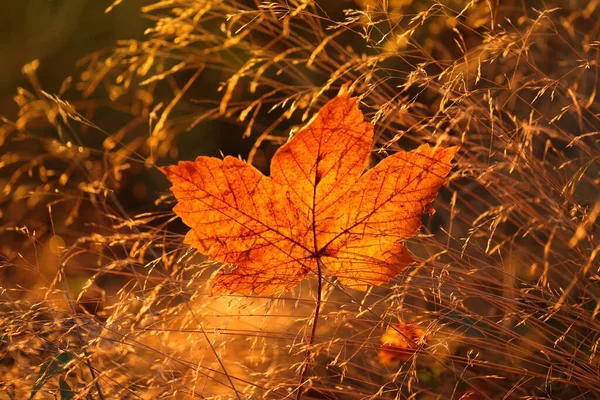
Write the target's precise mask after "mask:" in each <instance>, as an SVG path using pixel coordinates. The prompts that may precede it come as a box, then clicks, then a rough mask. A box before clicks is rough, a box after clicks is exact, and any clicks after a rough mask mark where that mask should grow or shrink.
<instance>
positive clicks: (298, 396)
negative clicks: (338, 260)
mask: <svg viewBox="0 0 600 400" xmlns="http://www.w3.org/2000/svg"><path fill="white" fill-rule="evenodd" d="M317 278H318V284H317V300H316V303H315V314H314V315H315V316H314V317H313V320H312V329H311V332H310V337H309V339H308V343H307V348H306V356H305V358H304V364H302V372H301V373H300V381H299V382H298V393H297V394H296V400H300V399H301V398H302V395H303V394H304V388H303V386H304V383H306V372H307V370H308V366H309V364H310V362H311V361H312V358H313V356H314V353H313V352H312V345H313V344H314V343H315V336H316V333H317V323H318V322H319V311H320V310H321V296H322V293H321V292H322V289H323V279H322V278H323V276H322V271H321V260H320V259H319V258H318V257H317Z"/></svg>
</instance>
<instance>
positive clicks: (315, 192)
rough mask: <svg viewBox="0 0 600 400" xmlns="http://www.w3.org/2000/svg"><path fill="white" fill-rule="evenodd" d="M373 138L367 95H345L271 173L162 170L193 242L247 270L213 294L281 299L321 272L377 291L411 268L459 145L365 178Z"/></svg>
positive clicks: (200, 165) (221, 163)
mask: <svg viewBox="0 0 600 400" xmlns="http://www.w3.org/2000/svg"><path fill="white" fill-rule="evenodd" d="M372 142H373V125H372V124H370V123H368V122H365V121H364V117H363V114H362V113H361V112H360V110H359V109H358V106H357V101H356V99H355V98H350V97H348V96H347V95H341V96H338V97H337V98H335V99H333V100H332V101H330V102H329V103H327V104H326V105H325V106H324V107H323V108H322V109H321V110H320V111H319V113H318V114H317V115H316V117H315V118H314V119H313V120H312V121H311V122H310V123H309V124H308V125H307V126H306V127H304V128H303V129H301V130H300V131H299V132H297V133H296V134H295V135H294V136H293V137H292V138H291V139H290V141H289V142H288V143H286V144H285V145H283V146H281V147H280V148H279V149H278V151H277V152H276V153H275V155H274V157H273V159H272V161H271V176H270V177H267V176H264V175H263V174H262V173H261V172H259V171H258V170H257V169H256V168H254V167H253V166H251V165H249V164H247V163H245V162H243V161H241V160H239V159H237V158H234V157H225V158H224V159H223V160H221V159H217V158H212V157H203V156H201V157H198V158H197V159H196V161H194V162H191V161H184V162H180V163H179V164H178V165H176V166H168V167H165V168H162V169H161V171H162V172H163V173H164V174H165V175H166V176H167V178H168V179H169V180H170V181H171V183H172V184H173V186H172V188H171V190H172V192H173V193H174V195H175V198H176V199H177V201H178V204H177V205H176V206H175V208H174V210H175V212H176V213H177V215H179V216H180V217H181V218H182V219H183V222H185V224H186V225H188V226H189V227H190V228H191V230H190V231H189V233H188V234H187V236H186V237H185V240H184V242H185V243H186V244H188V245H190V246H193V247H195V248H197V249H198V250H199V251H200V252H201V253H203V254H205V255H206V256H208V257H209V258H210V259H211V260H214V261H220V262H224V263H232V264H235V265H236V268H235V269H233V271H231V272H226V271H224V270H221V271H220V272H219V273H218V274H217V276H216V277H215V280H214V285H213V293H231V292H238V293H242V294H249V293H255V294H263V295H267V294H273V293H278V292H281V291H283V290H289V289H291V288H293V287H294V286H296V285H297V284H298V283H299V282H300V281H301V280H302V279H303V278H305V277H306V276H307V274H309V273H310V272H311V271H312V272H317V271H318V275H319V277H321V276H322V274H328V275H334V276H336V277H337V278H338V279H339V281H340V282H341V283H342V284H344V285H346V286H350V287H354V288H358V289H365V288H366V287H367V285H380V284H382V283H384V282H386V281H388V280H389V279H390V278H392V277H394V276H396V275H397V274H398V273H400V272H401V271H402V270H403V269H404V268H406V266H407V265H409V264H410V263H411V262H412V258H411V256H410V254H409V253H408V251H407V249H406V248H405V247H404V246H403V245H402V244H400V242H401V241H404V240H406V239H408V238H410V237H411V236H413V235H414V234H415V233H416V231H417V230H418V229H419V227H420V226H421V215H422V214H423V213H424V212H425V211H430V207H431V206H430V203H431V201H432V200H433V198H434V197H435V195H436V194H437V191H438V190H439V188H440V186H441V185H442V184H443V183H444V182H445V177H446V175H447V174H448V173H449V172H450V169H451V168H452V166H451V164H450V162H451V160H452V158H453V156H454V154H455V153H456V152H457V151H458V148H457V147H451V148H447V149H442V148H436V147H431V146H429V145H426V144H425V145H422V146H420V147H419V148H418V149H416V150H413V151H410V152H398V153H396V154H394V155H392V156H390V157H387V158H385V159H384V160H383V161H381V162H380V163H379V164H377V165H376V166H375V167H374V168H371V169H370V170H368V171H366V172H365V168H366V166H367V165H366V164H367V162H368V160H369V153H370V151H371V146H372Z"/></svg>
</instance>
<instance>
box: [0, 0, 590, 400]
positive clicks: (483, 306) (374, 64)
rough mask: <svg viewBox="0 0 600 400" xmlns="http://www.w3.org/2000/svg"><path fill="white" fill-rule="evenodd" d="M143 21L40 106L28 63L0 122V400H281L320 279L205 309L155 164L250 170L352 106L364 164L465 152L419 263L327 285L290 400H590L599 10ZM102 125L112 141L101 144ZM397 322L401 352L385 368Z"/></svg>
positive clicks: (199, 11) (149, 11)
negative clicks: (381, 277)
mask: <svg viewBox="0 0 600 400" xmlns="http://www.w3.org/2000/svg"><path fill="white" fill-rule="evenodd" d="M115 7H116V8H115V10H113V11H112V12H118V4H116V5H115ZM142 14H143V16H144V17H145V18H148V19H149V20H150V21H151V23H152V27H151V28H150V29H148V31H147V32H146V36H145V39H144V41H141V42H137V41H123V42H121V43H119V44H118V45H117V46H116V47H115V48H114V49H110V50H104V51H101V52H97V53H93V54H91V55H89V56H88V57H87V58H85V59H83V60H82V63H81V68H82V71H83V72H82V74H81V76H80V77H77V78H76V79H69V80H66V81H65V84H64V85H63V87H62V88H60V90H59V89H53V92H52V94H47V93H46V92H45V91H44V90H43V89H42V85H41V84H40V83H39V82H38V80H37V75H36V70H37V67H38V66H37V64H36V63H33V64H29V65H28V66H26V67H25V68H24V73H25V74H26V75H27V76H28V78H29V81H30V82H31V87H30V88H29V89H19V90H18V94H17V96H16V98H15V99H16V101H17V103H18V104H19V106H20V108H21V112H20V114H19V115H18V117H17V118H8V117H7V118H5V119H4V120H3V121H4V122H3V124H2V125H0V145H1V150H0V188H1V189H2V191H1V192H0V204H1V209H0V211H1V213H2V215H1V217H2V219H1V220H0V221H1V226H0V268H1V269H0V335H1V336H0V337H1V341H0V351H1V354H2V358H1V359H0V371H1V372H0V398H7V399H8V398H12V399H21V398H28V397H29V395H30V393H31V390H32V388H34V387H35V386H34V385H36V380H37V385H38V386H41V389H40V390H39V392H38V393H37V397H36V398H55V396H56V397H59V398H60V397H61V396H62V398H69V397H67V396H70V395H72V396H74V397H75V398H103V399H113V398H114V399H117V398H118V399H121V398H123V399H125V398H126V399H137V398H143V399H155V398H194V397H201V398H236V397H237V398H240V399H241V398H248V397H251V398H263V397H264V398H273V399H277V398H294V397H296V395H297V393H298V392H299V390H298V380H299V376H298V373H299V370H300V369H301V368H302V365H303V362H304V353H305V351H306V343H307V340H306V339H307V335H308V333H309V332H310V326H309V324H310V322H309V321H311V320H312V318H311V314H312V313H313V312H314V294H315V289H316V281H315V279H311V280H309V281H307V282H305V283H304V284H303V285H302V286H301V287H300V288H299V289H297V290H295V291H294V292H292V293H286V294H283V295H281V296H278V297H276V298H249V297H238V296H222V297H210V296H209V295H208V293H209V291H208V290H207V288H208V285H209V281H210V275H211V274H212V273H213V272H214V271H215V270H216V268H217V267H218V266H216V265H213V264H211V263H210V262H208V261H206V260H204V259H203V258H202V257H201V255H198V254H195V253H194V252H193V251H192V250H191V249H189V248H186V247H185V246H183V244H182V235H183V234H184V233H185V229H183V227H182V226H181V224H180V223H179V222H178V220H177V218H176V217H175V216H174V215H173V213H172V212H171V211H170V209H171V207H172V205H173V199H172V197H170V196H169V195H168V191H167V190H166V187H167V184H166V182H165V181H164V178H162V177H161V176H160V174H158V173H157V172H156V169H155V165H165V164H167V163H171V162H173V160H175V159H177V158H178V157H179V151H180V150H181V149H180V148H179V147H178V146H177V143H178V142H177V140H178V137H181V136H185V135H193V134H196V133H197V132H199V131H201V130H202V129H203V127H204V126H206V124H208V123H209V122H210V121H211V120H222V121H228V122H229V123H231V124H232V125H231V126H242V127H243V129H242V131H245V135H247V136H248V137H249V138H250V140H252V141H253V143H254V146H253V148H252V150H251V151H250V155H249V157H248V159H249V161H250V162H253V163H254V164H255V165H257V166H258V167H259V168H263V169H265V168H266V165H268V162H267V161H268V158H269V155H270V154H272V152H273V149H274V148H276V146H277V145H278V144H280V143H282V142H284V141H285V140H286V137H287V136H288V134H289V131H290V128H292V127H294V126H297V125H298V124H300V123H302V121H305V120H306V119H307V118H308V117H310V116H311V115H312V113H314V112H315V110H317V109H318V107H319V106H320V105H322V104H324V103H325V102H326V101H327V100H328V99H329V98H330V97H331V96H333V95H335V93H337V90H338V89H339V87H340V86H341V85H343V84H346V83H350V84H351V87H352V90H354V93H355V94H356V95H358V96H360V97H361V99H362V104H361V108H362V109H363V111H365V112H366V113H367V115H368V116H369V117H370V118H372V120H373V121H374V122H375V123H376V136H377V138H378V139H377V147H376V148H375V149H374V151H373V160H374V162H375V161H376V159H378V158H380V157H383V156H385V154H386V153H388V152H394V151H395V150H396V149H398V148H414V147H416V146H417V144H419V143H422V142H430V143H440V144H443V145H454V144H459V145H460V146H461V152H460V153H459V155H460V157H459V160H458V165H457V167H456V168H455V170H454V172H453V173H452V176H451V178H450V181H449V183H448V185H447V186H446V187H445V188H444V189H443V190H442V192H441V193H440V195H439V196H438V199H437V202H436V204H435V206H436V209H437V214H435V215H434V216H433V217H432V218H429V219H428V220H427V221H426V229H424V230H423V234H422V235H421V237H419V238H417V239H414V240H413V241H411V242H410V243H409V244H408V246H409V247H410V249H411V250H412V251H413V252H414V253H415V254H416V255H418V256H419V258H420V260H421V261H420V262H419V264H418V265H416V266H415V267H413V268H412V269H410V270H409V271H408V272H407V273H406V275H404V276H399V277H398V278H397V279H396V280H394V281H393V282H392V283H391V284H389V285H387V286H386V287H384V288H373V289H372V290H371V291H369V292H367V293H361V292H352V291H349V290H343V289H341V288H339V287H338V286H337V285H336V283H335V282H328V283H327V285H326V287H325V289H324V290H325V293H324V298H325V300H326V301H324V304H323V308H322V310H321V317H320V321H319V325H318V330H317V336H316V338H315V343H314V345H313V346H312V349H311V351H312V354H313V355H314V358H313V360H312V361H311V362H310V365H309V368H308V377H309V379H308V381H307V383H306V385H305V387H304V389H305V392H304V396H303V397H304V398H321V399H324V398H340V399H345V398H348V399H349V398H365V399H368V398H390V399H392V398H398V399H409V398H410V399H413V398H416V399H433V398H443V399H446V398H453V399H460V398H464V399H466V398H469V399H475V398H477V399H479V398H483V399H500V398H535V399H542V398H543V399H567V398H569V399H575V398H578V399H584V398H585V399H588V398H598V395H597V393H598V392H600V377H599V372H600V371H599V358H598V357H599V355H598V354H597V350H598V344H599V341H600V323H599V322H598V320H597V318H596V317H597V314H598V312H599V311H600V287H599V286H598V284H599V283H598V281H599V280H600V275H598V270H599V263H598V258H597V255H598V252H600V241H599V240H598V235H599V234H600V230H599V228H598V224H597V218H598V216H599V214H600V195H599V190H598V187H599V185H600V143H599V142H598V132H599V131H600V120H599V117H600V103H599V102H598V101H597V99H596V96H597V89H598V87H599V85H598V73H599V65H598V62H599V60H600V42H598V40H597V38H598V35H599V31H600V18H599V16H600V2H598V1H595V0H592V1H584V0H581V1H578V0H570V1H559V0H553V1H525V0H522V1H521V0H506V1H496V0H485V1H471V2H466V1H465V2H463V1H455V0H445V1H440V2H437V1H411V0H380V1H375V0H360V1H357V2H356V3H351V2H346V1H337V0H336V1H325V0H324V1H310V0H305V1H300V0H294V1H276V2H270V3H268V2H265V3H253V2H249V1H246V2H238V1H234V0H223V1H217V0H172V1H154V2H152V4H150V5H148V6H146V7H145V8H143V9H142ZM42 68H43V66H42ZM199 82H201V84H199ZM211 83H213V84H212V85H211ZM199 85H200V86H199ZM218 90H220V92H217V91H218ZM66 99H69V100H66ZM103 113H104V115H110V116H112V117H111V118H114V120H115V121H118V122H119V123H121V122H122V128H120V129H115V130H110V131H107V130H105V129H106V128H105V127H102V126H96V125H95V124H94V123H93V122H92V121H94V120H95V118H96V117H97V116H98V115H99V114H103ZM232 130H234V129H233V128H232ZM237 131H240V129H237ZM219 135H227V133H219ZM232 138H233V136H232ZM156 186H160V187H161V188H162V189H163V191H162V192H160V193H154V192H152V191H149V190H148V188H152V187H156ZM132 199H134V200H132ZM139 204H143V205H142V206H141V209H140V205H139ZM399 321H405V322H407V323H408V321H410V322H411V323H410V324H408V328H407V329H410V330H411V332H418V333H419V335H417V336H419V337H416V336H415V338H414V341H413V342H412V346H410V347H411V349H410V351H407V352H405V353H403V354H400V353H394V352H392V354H391V355H390V354H388V356H387V357H386V355H385V354H382V353H385V351H384V350H385V345H384V347H383V348H382V344H381V343H380V338H381V336H382V335H383V334H384V332H386V330H388V337H389V327H390V326H396V327H398V326H400V327H402V326H404V325H402V324H401V325H396V324H397V323H398V322H399ZM413 324H416V325H417V326H418V327H419V328H418V329H415V328H414V326H415V325H413ZM411 327H412V328H411ZM380 350H381V352H380ZM378 352H380V355H379V356H378ZM61 354H67V355H68V356H64V357H63V359H61V360H65V362H55V363H54V364H53V368H47V369H46V374H40V368H41V367H40V366H41V365H42V364H43V363H44V362H46V365H47V363H48V362H50V361H51V360H53V359H55V358H56V357H57V356H59V355H61ZM41 384H43V385H41ZM59 384H60V385H62V392H60V391H59Z"/></svg>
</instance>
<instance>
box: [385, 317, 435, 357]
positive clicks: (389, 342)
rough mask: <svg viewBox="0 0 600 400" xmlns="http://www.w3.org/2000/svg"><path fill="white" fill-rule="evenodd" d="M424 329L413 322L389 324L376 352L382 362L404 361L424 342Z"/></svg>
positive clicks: (425, 337) (425, 339) (425, 336)
mask: <svg viewBox="0 0 600 400" xmlns="http://www.w3.org/2000/svg"><path fill="white" fill-rule="evenodd" d="M427 339H428V337H427V335H425V330H424V329H423V328H421V327H419V326H418V325H416V324H414V323H411V322H409V323H403V322H398V323H396V324H394V325H393V326H389V327H388V328H387V329H386V331H385V333H384V334H383V335H382V336H381V338H380V343H381V347H380V349H379V353H378V354H377V356H378V358H379V361H380V362H381V363H382V364H393V363H395V362H397V361H406V360H408V359H410V358H411V357H412V355H413V354H415V351H416V350H417V348H418V346H419V345H420V344H424V343H426V341H427Z"/></svg>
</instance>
